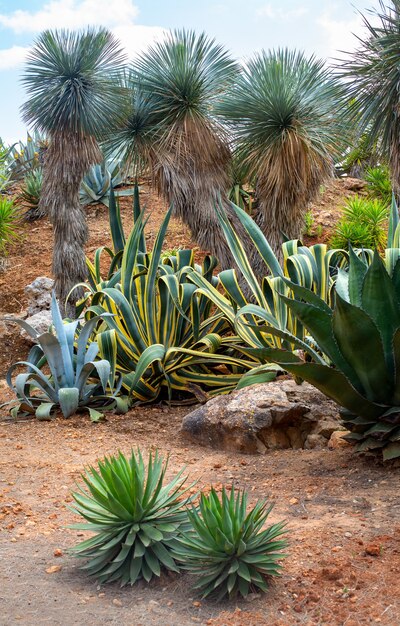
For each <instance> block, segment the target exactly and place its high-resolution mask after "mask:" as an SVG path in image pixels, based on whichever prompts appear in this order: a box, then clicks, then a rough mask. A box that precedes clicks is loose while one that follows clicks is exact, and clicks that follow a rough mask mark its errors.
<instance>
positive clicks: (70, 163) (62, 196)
mask: <svg viewBox="0 0 400 626" xmlns="http://www.w3.org/2000/svg"><path fill="white" fill-rule="evenodd" d="M101 159H102V154H101V152H100V149H99V147H98V145H97V142H96V140H95V139H94V138H93V137H86V136H84V135H80V134H78V133H55V134H54V135H53V136H52V137H51V140H50V145H49V147H48V149H47V151H46V157H45V164H44V171H43V186H42V193H41V197H40V203H39V211H44V213H45V214H47V215H48V216H49V218H50V221H51V223H52V225H53V231H54V249H53V275H54V280H55V290H56V295H57V298H58V300H59V302H60V308H61V311H62V314H63V315H66V314H67V315H69V316H71V317H72V316H73V315H74V303H75V302H76V301H77V300H78V299H79V298H80V297H82V295H83V293H82V289H75V290H74V291H73V292H72V294H71V295H70V297H68V296H69V294H70V291H71V290H72V289H73V287H74V286H75V285H76V284H78V283H80V282H82V281H84V280H85V279H86V275H87V269H86V259H85V244H86V241H87V238H88V229H87V224H86V217H85V213H84V211H83V210H82V206H81V204H80V201H79V189H80V185H81V182H82V178H83V176H84V175H85V173H86V172H87V170H88V169H89V167H91V166H92V165H93V164H95V163H99V162H100V161H101ZM67 298H68V302H66V301H67Z"/></svg>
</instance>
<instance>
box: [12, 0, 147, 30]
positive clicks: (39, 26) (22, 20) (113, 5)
mask: <svg viewBox="0 0 400 626" xmlns="http://www.w3.org/2000/svg"><path fill="white" fill-rule="evenodd" d="M137 15H138V8H137V7H136V5H135V4H134V3H133V2H132V0H52V1H51V2H48V3H47V4H45V5H44V6H43V8H42V9H40V10H39V11H36V12H30V11H22V10H17V11H14V12H13V13H10V14H8V15H7V14H4V13H0V24H1V25H2V26H4V27H5V28H9V29H11V30H13V31H14V32H15V33H28V32H30V33H35V32H40V31H42V30H45V29H46V28H80V27H82V26H86V25H87V24H93V25H95V26H98V25H100V24H104V25H105V24H107V25H108V27H109V28H112V27H113V26H116V25H118V24H129V23H133V21H134V20H135V19H136V17H137Z"/></svg>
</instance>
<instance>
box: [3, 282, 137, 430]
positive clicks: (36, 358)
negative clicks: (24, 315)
mask: <svg viewBox="0 0 400 626" xmlns="http://www.w3.org/2000/svg"><path fill="white" fill-rule="evenodd" d="M51 313H52V321H53V326H54V329H55V332H56V334H53V333H51V332H46V333H42V334H39V333H37V332H36V330H35V329H34V328H32V326H30V325H29V324H28V323H27V322H25V321H24V320H18V319H14V318H10V319H9V320H8V321H13V322H16V323H17V324H19V325H20V326H22V328H23V329H24V330H25V331H26V332H27V333H28V334H29V335H30V336H31V337H32V338H33V339H34V340H35V341H36V342H37V344H38V345H36V346H34V347H33V348H32V350H31V351H30V353H29V355H28V360H27V361H18V362H17V363H15V364H14V365H12V366H11V367H10V369H9V370H8V372H7V377H6V380H7V383H8V385H9V387H10V389H12V391H14V393H15V395H16V396H17V404H16V406H15V407H14V408H13V409H12V411H11V413H12V415H13V416H15V417H16V416H18V415H20V414H22V415H29V414H34V415H35V416H36V417H37V418H38V419H42V420H48V419H51V415H52V413H53V412H54V411H55V410H56V409H59V410H60V411H61V412H62V414H63V416H64V417H69V416H70V415H73V413H75V412H76V411H78V410H88V411H89V414H90V417H91V419H92V421H97V420H99V419H100V418H101V417H102V413H101V412H100V411H102V410H111V409H118V410H120V411H122V412H124V411H126V410H127V408H128V405H127V403H126V401H125V400H124V399H123V398H117V397H116V395H117V393H118V392H119V389H120V387H121V382H122V381H121V377H120V376H119V375H116V373H115V370H114V369H112V367H111V366H110V363H109V362H108V361H106V360H105V359H102V360H95V359H96V356H97V354H98V351H99V346H98V344H97V343H96V342H91V343H89V344H88V342H89V339H90V336H91V334H92V332H93V330H94V328H95V326H96V324H97V323H98V321H99V320H100V318H99V317H94V318H92V319H91V320H90V321H89V322H87V323H86V324H85V325H82V326H81V327H79V320H76V321H74V322H68V323H66V324H64V323H63V320H62V318H61V314H60V310H59V307H58V304H57V300H56V298H55V295H54V294H53V298H52V303H51ZM6 319H7V318H6ZM109 340H110V342H112V341H114V343H115V337H114V336H113V335H112V334H111V335H110V336H109ZM75 344H76V349H75ZM21 366H25V367H26V372H25V373H20V374H18V375H17V376H16V379H15V383H13V382H12V374H13V372H14V370H15V369H17V368H20V367H21ZM44 366H47V367H48V368H49V370H50V374H49V375H48V374H45V373H44V372H43V371H42V370H43V368H44ZM107 388H109V389H110V390H111V391H110V393H107Z"/></svg>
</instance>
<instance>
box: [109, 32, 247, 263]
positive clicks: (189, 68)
mask: <svg viewBox="0 0 400 626" xmlns="http://www.w3.org/2000/svg"><path fill="white" fill-rule="evenodd" d="M237 72H238V66H237V64H236V63H235V62H234V61H233V60H232V59H231V58H230V56H229V55H228V53H227V52H226V51H225V50H224V49H223V48H222V47H221V46H219V45H218V44H217V43H215V41H214V40H213V39H209V38H208V37H207V36H206V35H205V34H204V33H202V34H200V35H196V34H195V33H194V32H192V31H175V32H173V33H169V34H168V35H167V36H166V37H165V39H164V40H163V41H161V42H159V43H156V44H154V46H153V47H151V48H149V50H148V51H147V52H146V53H144V54H142V55H141V56H140V57H138V59H137V60H136V61H135V63H134V65H133V68H132V74H131V78H130V80H131V81H132V80H133V92H132V93H133V96H132V98H133V101H132V108H131V111H130V114H129V115H128V116H127V119H126V120H125V123H124V124H123V125H122V127H121V129H120V132H119V133H117V135H116V136H115V139H114V140H113V141H112V142H111V144H112V148H113V149H116V148H119V150H121V151H122V152H125V154H126V156H127V158H129V157H130V158H131V159H133V160H134V162H135V165H137V164H138V155H139V154H141V155H142V158H141V159H139V160H140V161H141V164H142V165H143V164H145V163H146V164H147V166H148V167H149V169H150V171H151V172H152V175H153V179H154V182H155V183H156V186H157V188H158V190H159V192H160V193H161V194H162V195H163V196H164V197H165V198H166V200H167V201H168V202H169V203H171V204H172V205H173V207H174V214H175V215H176V216H178V217H179V218H180V219H182V221H183V222H184V223H185V224H187V225H188V226H189V228H190V230H191V233H192V236H193V238H194V240H195V241H196V242H197V243H198V244H199V245H200V246H201V248H203V249H204V250H207V251H210V252H212V254H214V255H215V256H216V257H217V258H218V259H219V261H220V263H221V265H222V267H229V266H231V264H232V262H233V260H232V256H231V254H230V251H229V247H228V245H227V243H226V241H225V239H224V237H223V236H222V235H221V230H220V227H219V224H218V220H217V217H216V214H215V209H214V207H215V203H216V201H217V198H218V196H219V195H220V194H221V197H226V194H227V191H228V188H229V176H228V169H229V162H230V150H229V147H228V141H227V136H226V133H225V131H224V128H223V127H222V125H221V124H219V123H218V122H217V121H216V119H215V118H214V115H213V110H214V106H215V103H216V102H217V101H218V100H219V99H220V98H221V97H222V95H223V94H224V92H225V91H226V89H227V87H228V86H229V85H230V84H231V83H232V82H233V80H234V78H235V76H236V75H237ZM132 77H133V78H132ZM226 210H227V211H228V213H229V215H230V217H231V219H232V220H235V216H234V213H233V211H232V210H231V208H230V205H229V203H228V202H226ZM239 227H240V225H239V224H238V228H239Z"/></svg>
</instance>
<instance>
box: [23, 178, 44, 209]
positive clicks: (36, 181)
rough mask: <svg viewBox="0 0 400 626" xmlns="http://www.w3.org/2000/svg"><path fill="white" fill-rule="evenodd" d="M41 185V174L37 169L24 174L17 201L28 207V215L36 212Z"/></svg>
mask: <svg viewBox="0 0 400 626" xmlns="http://www.w3.org/2000/svg"><path fill="white" fill-rule="evenodd" d="M42 185H43V172H42V169H41V168H37V169H34V170H32V171H31V172H28V174H26V176H25V178H24V181H23V183H22V185H21V188H20V192H19V200H21V201H22V202H23V203H24V204H25V206H27V207H28V215H27V217H29V215H30V214H32V215H35V213H36V212H37V211H38V207H39V200H40V194H41V191H42Z"/></svg>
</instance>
